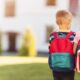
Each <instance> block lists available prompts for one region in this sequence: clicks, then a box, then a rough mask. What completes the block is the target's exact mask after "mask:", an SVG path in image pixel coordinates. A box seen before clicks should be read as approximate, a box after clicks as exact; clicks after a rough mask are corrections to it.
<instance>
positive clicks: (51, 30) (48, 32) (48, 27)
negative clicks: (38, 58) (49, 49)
mask: <svg viewBox="0 0 80 80" xmlns="http://www.w3.org/2000/svg"><path fill="white" fill-rule="evenodd" d="M53 30H54V28H53V26H47V28H46V42H48V41H49V36H50V34H51V33H52V32H53Z"/></svg>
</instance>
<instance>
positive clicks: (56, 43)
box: [49, 10, 75, 80]
mask: <svg viewBox="0 0 80 80" xmlns="http://www.w3.org/2000/svg"><path fill="white" fill-rule="evenodd" d="M71 20H72V15H71V13H69V12H67V11H64V10H61V11H58V12H57V14H56V23H57V24H58V26H59V32H53V33H52V34H51V35H50V39H49V43H50V46H49V66H50V68H51V69H52V73H53V77H54V80H74V73H75V72H74V67H73V68H72V69H71V70H68V69H67V68H59V67H54V64H55V61H56V59H57V58H56V57H57V56H56V55H57V54H58V53H57V52H61V51H63V50H64V51H66V52H67V48H68V49H70V50H71V53H72V54H71V55H72V58H74V56H73V40H74V37H75V33H74V32H71V31H70V25H71ZM66 38H67V39H68V40H67V39H66ZM61 41H62V42H61ZM68 41H70V42H69V43H70V45H71V47H70V46H68V47H66V46H67V45H68ZM51 44H52V45H51ZM51 47H52V49H51ZM57 48H58V49H57ZM53 52H54V53H55V54H52V53H53ZM56 53H57V54H56ZM63 53H65V52H63ZM60 54H61V53H60ZM60 54H58V62H57V63H59V61H60V60H61V59H62V58H60V57H59V55H60ZM61 55H63V54H61ZM61 55H60V56H61ZM51 56H53V58H52V59H51ZM54 56H55V57H54ZM64 59H65V57H63V60H64ZM51 61H53V63H51ZM67 61H68V59H67ZM65 64H66V65H68V64H67V63H65ZM71 64H73V65H74V59H73V62H72V63H71ZM55 66H56V65H55ZM59 66H60V65H59ZM58 68H59V69H58Z"/></svg>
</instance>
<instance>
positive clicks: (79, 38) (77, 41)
mask: <svg viewBox="0 0 80 80" xmlns="http://www.w3.org/2000/svg"><path fill="white" fill-rule="evenodd" d="M79 41H80V32H78V33H77V34H76V36H75V38H74V49H73V51H74V53H75V52H76V49H77V45H78V43H79Z"/></svg>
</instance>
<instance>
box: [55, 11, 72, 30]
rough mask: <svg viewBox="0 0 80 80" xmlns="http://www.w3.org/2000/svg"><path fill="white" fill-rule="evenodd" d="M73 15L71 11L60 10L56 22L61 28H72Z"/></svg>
mask: <svg viewBox="0 0 80 80" xmlns="http://www.w3.org/2000/svg"><path fill="white" fill-rule="evenodd" d="M71 20H72V15H71V13H70V12H67V11H64V10H60V11H58V12H57V13H56V22H57V24H58V25H59V29H65V30H66V29H70V24H71Z"/></svg>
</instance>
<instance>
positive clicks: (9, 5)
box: [5, 0, 15, 16]
mask: <svg viewBox="0 0 80 80" xmlns="http://www.w3.org/2000/svg"><path fill="white" fill-rule="evenodd" d="M5 15H6V16H14V15H15V0H6V4H5Z"/></svg>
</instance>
